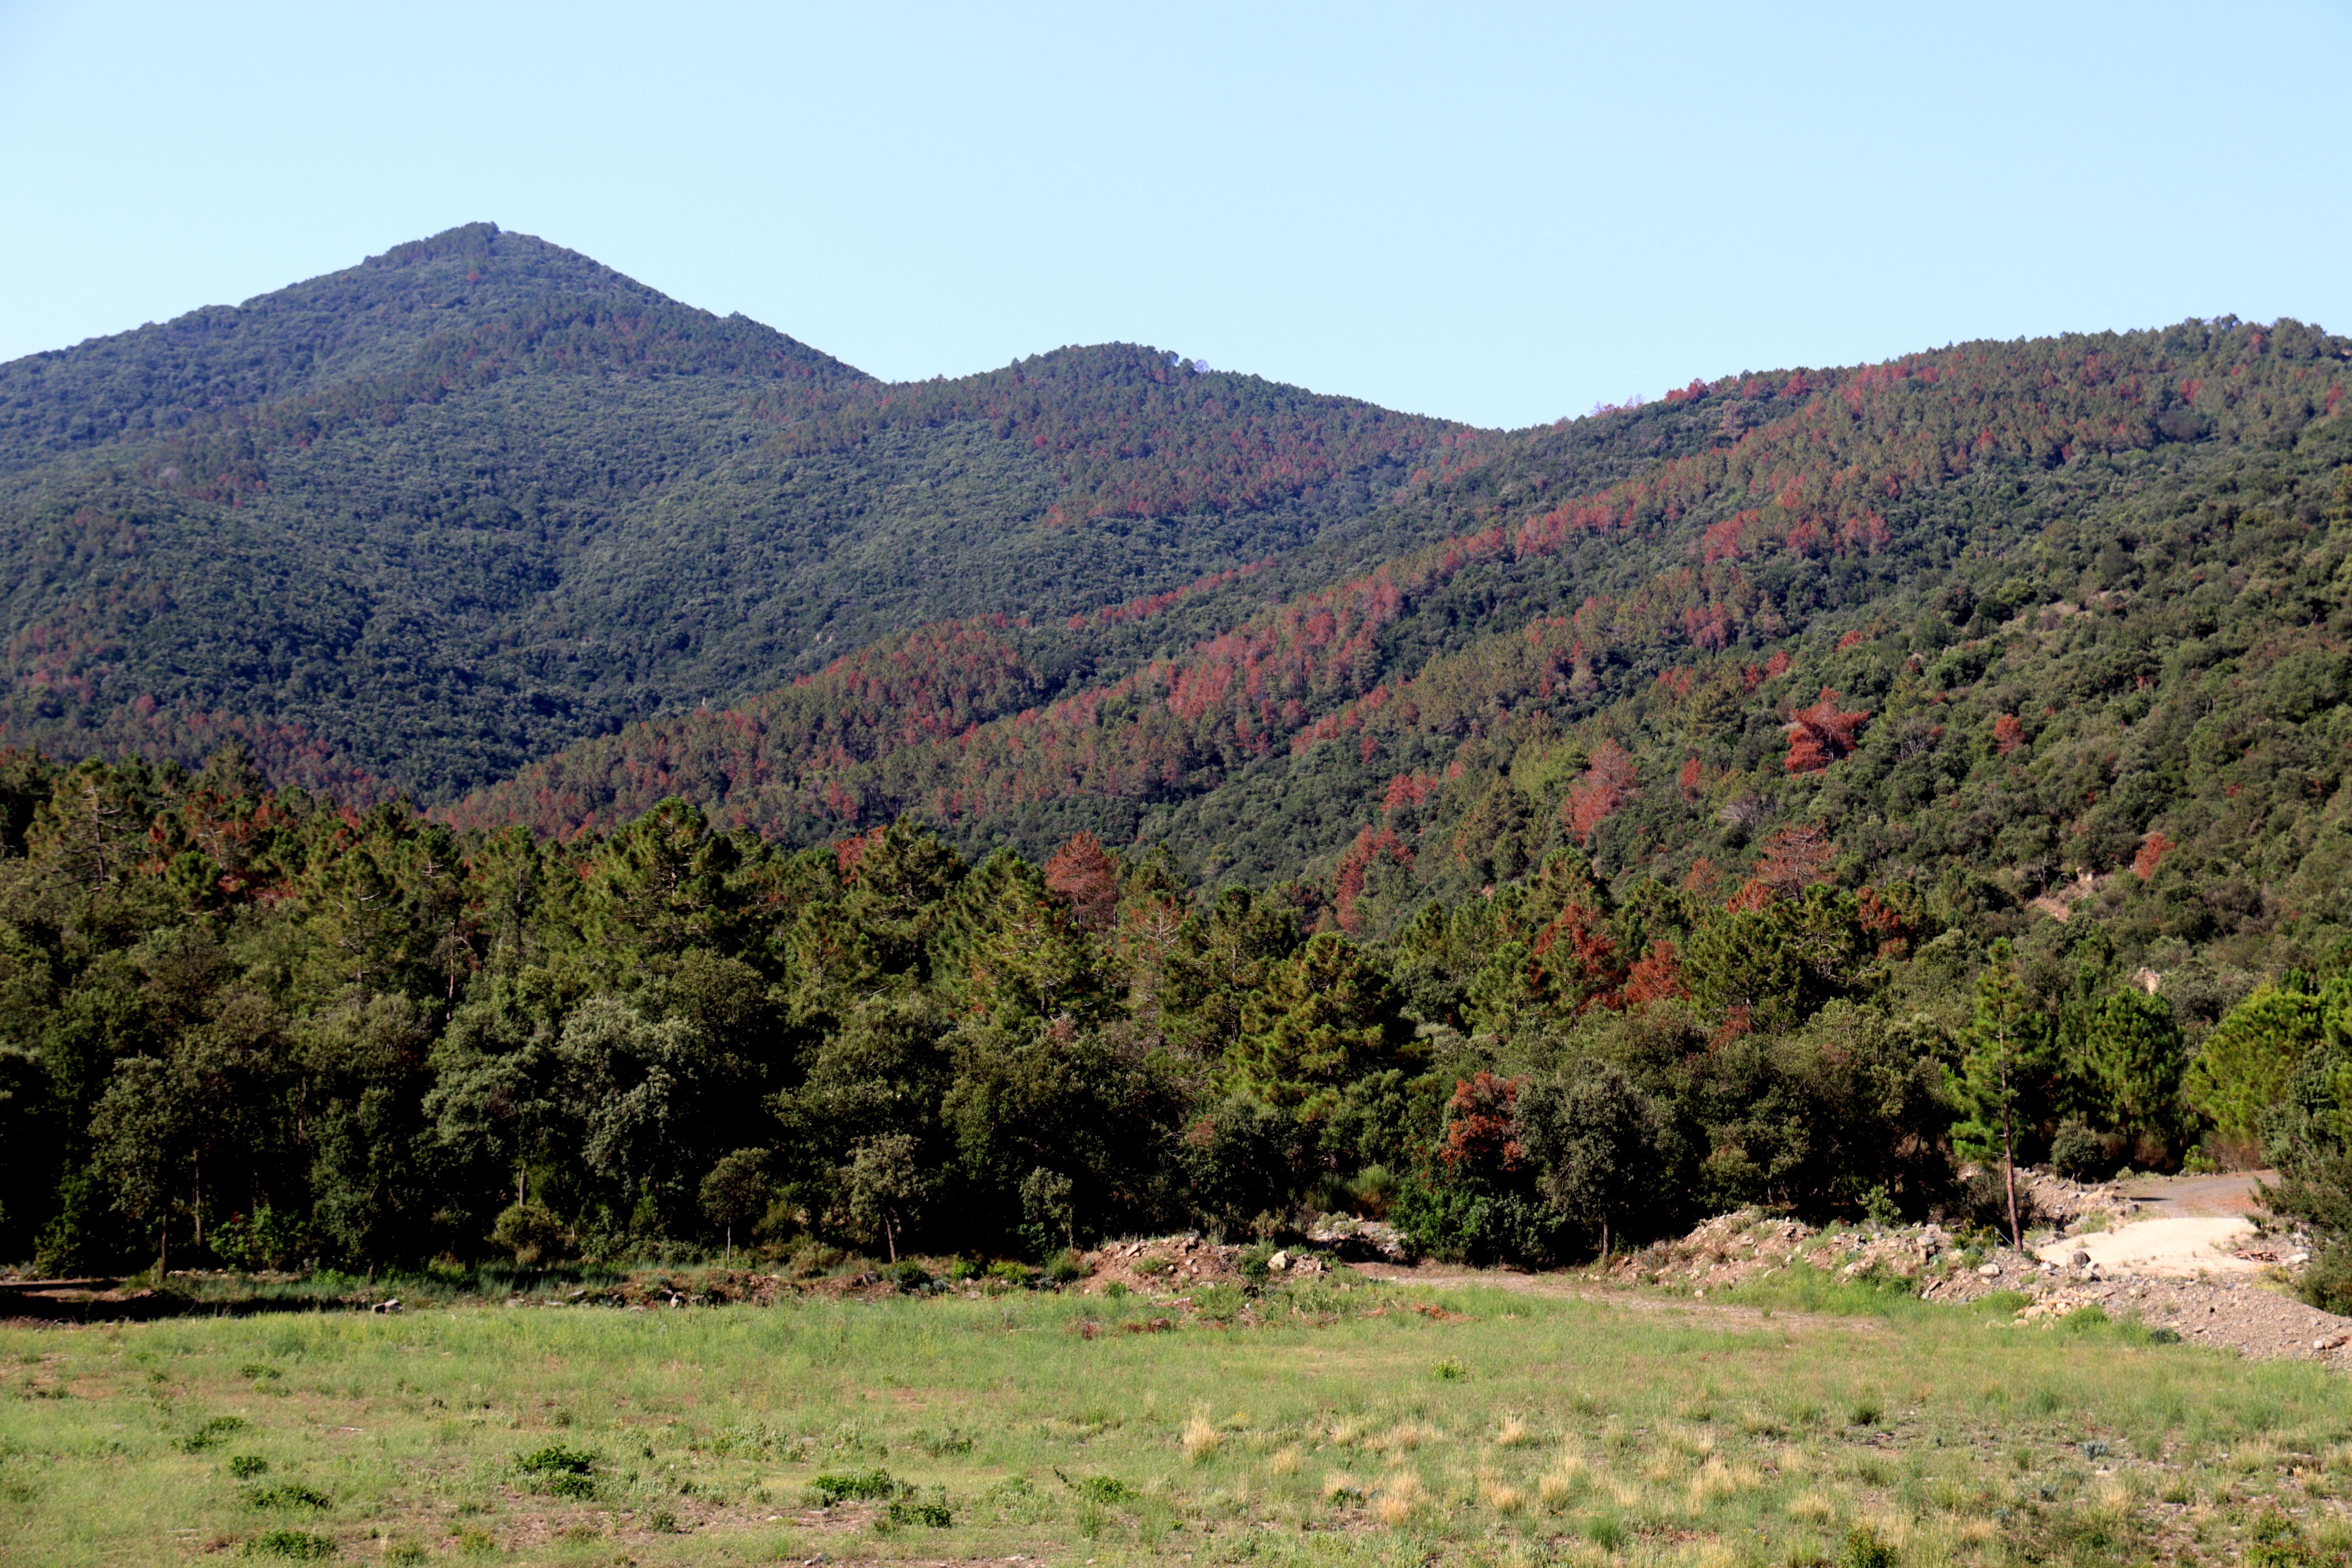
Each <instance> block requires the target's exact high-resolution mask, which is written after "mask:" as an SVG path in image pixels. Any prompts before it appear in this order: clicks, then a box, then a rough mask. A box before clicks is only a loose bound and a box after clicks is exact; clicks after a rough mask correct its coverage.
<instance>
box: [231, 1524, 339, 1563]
mask: <svg viewBox="0 0 2352 1568" xmlns="http://www.w3.org/2000/svg"><path fill="white" fill-rule="evenodd" d="M245 1554H246V1555H247V1557H291V1558H293V1559H294V1560H295V1561H296V1562H298V1563H317V1562H320V1561H323V1560H324V1559H326V1558H329V1557H332V1556H333V1555H334V1554H335V1543H334V1542H332V1541H331V1540H329V1539H328V1538H327V1537H326V1536H323V1535H312V1534H310V1532H309V1531H301V1530H273V1531H268V1532H267V1533H266V1534H262V1535H257V1536H255V1537H254V1538H253V1539H252V1540H251V1541H248V1542H246V1543H245Z"/></svg>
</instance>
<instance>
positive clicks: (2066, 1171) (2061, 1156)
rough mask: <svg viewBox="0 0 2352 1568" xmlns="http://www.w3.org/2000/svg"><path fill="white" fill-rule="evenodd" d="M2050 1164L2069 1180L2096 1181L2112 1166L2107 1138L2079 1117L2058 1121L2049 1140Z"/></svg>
mask: <svg viewBox="0 0 2352 1568" xmlns="http://www.w3.org/2000/svg"><path fill="white" fill-rule="evenodd" d="M2050 1168H2051V1169H2052V1170H2053V1171H2055V1172H2057V1173H2059V1174H2060V1175H2062V1176H2063V1177H2065V1178H2066V1179H2067V1180H2068V1181H2070V1182H2095V1181H2097V1180H2098V1179H2099V1178H2100V1177H2101V1176H2104V1175H2105V1174H2106V1173H2107V1172H2108V1170H2109V1169H2110V1168H2111V1167H2110V1166H2109V1164H2108V1163H2107V1144H2106V1140H2105V1139H2103V1138H2101V1137H2100V1136H2099V1135H2098V1134H2097V1133H2095V1132H2094V1131H2091V1130H2090V1129H2089V1128H2088V1127H2086V1126H2084V1124H2083V1123H2082V1122H2080V1121H2072V1120H2069V1121H2063V1122H2060V1123H2059V1125H2058V1133H2057V1136H2056V1137H2054V1138H2053V1139H2051V1140H2050Z"/></svg>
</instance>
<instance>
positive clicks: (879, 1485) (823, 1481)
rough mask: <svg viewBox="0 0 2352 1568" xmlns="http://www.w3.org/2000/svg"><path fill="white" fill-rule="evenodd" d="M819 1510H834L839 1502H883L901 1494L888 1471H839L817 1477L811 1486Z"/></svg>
mask: <svg viewBox="0 0 2352 1568" xmlns="http://www.w3.org/2000/svg"><path fill="white" fill-rule="evenodd" d="M809 1490H810V1492H811V1493H813V1494H814V1496H815V1498H816V1500H817V1503H818V1506H820V1507H823V1508H831V1507H832V1506H833V1505H834V1504H835V1503H837V1502H848V1501H851V1500H858V1501H866V1502H881V1501H886V1500H889V1499H891V1498H895V1497H897V1496H898V1493H899V1491H900V1490H901V1489H900V1487H899V1485H898V1482H897V1481H894V1480H892V1479H890V1472H889V1471H887V1470H878V1469H877V1470H836V1471H828V1472H827V1473H825V1474H824V1475H821V1476H819V1477H817V1478H816V1479H814V1480H813V1481H811V1482H810V1483H809Z"/></svg>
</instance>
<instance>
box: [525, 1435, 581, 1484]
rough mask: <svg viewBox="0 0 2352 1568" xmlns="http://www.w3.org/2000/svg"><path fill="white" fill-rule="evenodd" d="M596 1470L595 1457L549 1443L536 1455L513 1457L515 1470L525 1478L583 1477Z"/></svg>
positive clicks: (576, 1449)
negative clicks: (525, 1476)
mask: <svg viewBox="0 0 2352 1568" xmlns="http://www.w3.org/2000/svg"><path fill="white" fill-rule="evenodd" d="M515 1468H516V1469H518V1470H520V1471H521V1472H522V1473H523V1474H524V1475H527V1476H553V1475H574V1476H584V1475H586V1474H588V1473H589V1472H590V1471H591V1470H593V1469H594V1468H596V1456H595V1455H593V1454H590V1453H584V1452H583V1451H582V1450H580V1449H578V1448H567V1447H564V1446H563V1445H562V1444H561V1443H551V1444H549V1445H548V1446H547V1447H544V1448H541V1449H540V1450H538V1451H537V1452H536V1453H530V1454H518V1455H516V1456H515Z"/></svg>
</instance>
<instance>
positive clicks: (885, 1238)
mask: <svg viewBox="0 0 2352 1568" xmlns="http://www.w3.org/2000/svg"><path fill="white" fill-rule="evenodd" d="M882 1245H883V1246H885V1247H888V1248H889V1249H890V1261H891V1262H893V1263H896V1262H898V1226H894V1225H892V1224H891V1223H890V1222H889V1221H888V1220H887V1219H886V1220H884V1221H883V1222H882Z"/></svg>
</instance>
